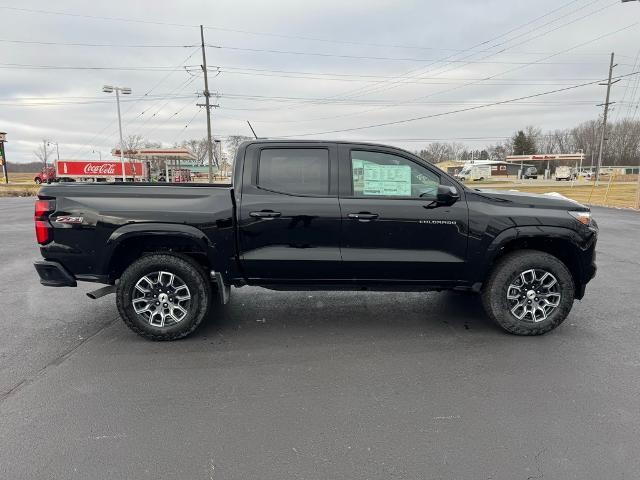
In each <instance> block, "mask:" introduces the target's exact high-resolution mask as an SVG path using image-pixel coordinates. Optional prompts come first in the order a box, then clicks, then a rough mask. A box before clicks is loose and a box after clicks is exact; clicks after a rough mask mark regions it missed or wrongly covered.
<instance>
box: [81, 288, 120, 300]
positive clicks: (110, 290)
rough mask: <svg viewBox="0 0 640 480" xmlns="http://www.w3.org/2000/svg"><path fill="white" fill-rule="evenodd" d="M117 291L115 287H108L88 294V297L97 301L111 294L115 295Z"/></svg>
mask: <svg viewBox="0 0 640 480" xmlns="http://www.w3.org/2000/svg"><path fill="white" fill-rule="evenodd" d="M115 291H116V286H115V285H107V286H106V287H102V288H99V289H98V290H94V291H93V292H87V297H89V298H90V299H92V300H96V299H98V298H100V297H104V296H105V295H109V294H110V293H115Z"/></svg>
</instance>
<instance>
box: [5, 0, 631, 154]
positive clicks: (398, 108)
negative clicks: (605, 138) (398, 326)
mask: <svg viewBox="0 0 640 480" xmlns="http://www.w3.org/2000/svg"><path fill="white" fill-rule="evenodd" d="M55 12H58V14H55ZM63 14H64V15H63ZM0 18H1V19H2V29H1V31H0V32H1V33H0V131H6V132H7V139H8V140H9V142H10V143H9V144H8V145H7V148H6V150H7V158H8V160H9V161H17V162H26V161H33V160H34V159H35V158H34V155H33V153H32V152H33V150H34V149H35V148H36V147H37V145H38V142H42V139H43V138H46V139H50V140H52V141H55V142H58V143H59V146H60V157H61V158H78V159H80V158H82V159H85V158H96V159H97V158H98V156H99V153H98V152H101V153H102V155H103V157H104V158H108V157H109V152H110V150H111V149H112V148H114V147H115V146H116V144H117V141H118V135H117V122H116V118H117V117H116V106H115V98H114V96H113V95H108V94H105V93H102V86H103V85H104V84H112V85H120V86H127V87H130V88H131V89H132V90H133V95H131V96H130V97H125V98H123V103H122V110H123V127H124V132H125V135H130V134H140V135H142V136H144V137H145V138H148V139H149V140H151V141H155V142H162V143H163V145H164V146H171V145H173V143H174V142H181V141H182V140H185V139H188V138H201V137H204V136H205V135H206V123H205V115H204V111H203V109H201V108H200V107H197V106H196V104H197V103H202V102H203V98H202V96H201V92H202V90H203V79H202V72H201V70H200V65H201V63H202V57H201V52H200V49H199V43H200V32H199V28H198V27H197V25H199V24H201V23H202V24H204V25H205V27H209V28H206V29H205V39H206V43H207V44H209V45H211V46H210V47H208V48H207V62H208V64H209V67H210V70H212V71H211V72H210V80H209V82H210V90H211V91H212V92H217V93H219V94H220V97H219V98H218V99H216V100H215V102H216V103H217V104H219V106H220V107H219V108H218V109H216V110H215V111H214V112H213V131H214V136H216V137H218V138H220V137H222V138H224V137H225V136H227V135H233V134H243V135H250V134H251V132H250V131H249V129H248V127H247V125H246V120H251V122H252V124H253V125H254V127H255V129H256V131H257V133H258V135H259V136H269V137H275V136H296V137H295V138H337V139H355V140H360V139H365V140H372V141H379V142H383V143H390V144H395V145H398V146H401V147H406V148H409V149H412V150H414V149H419V148H421V147H423V146H424V145H426V144H427V143H428V142H429V140H430V139H447V140H448V139H451V140H453V139H460V141H462V142H464V143H465V144H467V145H469V146H472V147H481V146H483V145H485V144H487V143H492V142H494V141H495V140H494V139H493V137H505V136H508V135H511V134H512V132H513V131H514V130H515V129H517V128H522V127H524V126H525V125H527V124H533V125H536V126H539V127H541V128H542V129H543V130H550V129H556V128H564V127H570V126H573V125H575V124H577V123H579V122H581V121H583V120H588V119H593V118H596V117H597V116H598V115H599V114H600V113H601V110H602V109H601V107H596V106H595V105H596V104H597V103H602V102H603V101H604V93H605V91H604V88H605V87H602V86H599V85H590V86H585V87H581V88H576V89H571V90H567V91H564V92H559V93H556V94H552V95H544V96H540V97H536V98H532V99H528V100H522V101H519V102H514V103H510V104H505V105H498V106H492V107H487V108H480V109H477V110H471V111H466V112H459V113H454V114H450V115H444V116H439V117H432V118H422V119H419V120H415V121H407V122H404V120H409V119H414V118H416V117H428V116H430V115H435V114H439V113H444V112H450V111H453V110H461V109H467V108H470V107H474V106H477V105H483V104H486V103H491V102H497V101H502V100H509V99H514V98H519V97H523V96H528V95H533V94H537V93H542V92H547V91H550V90H555V89H560V88H565V87H570V86H572V85H576V84H581V83H586V82H591V81H597V80H600V79H603V78H605V77H606V75H607V70H608V63H609V53H610V52H612V51H615V53H616V61H617V63H618V64H619V65H618V66H617V67H616V69H615V73H616V74H617V75H624V74H627V73H630V72H632V71H634V70H640V68H638V67H637V66H636V67H635V69H634V63H635V62H636V60H637V54H638V48H639V46H640V25H639V24H638V22H639V21H640V2H632V3H624V4H622V3H620V2H619V1H613V0H574V1H558V0H538V1H535V2H532V1H513V0H493V1H477V0H473V1H472V0H458V1H449V2H443V1H437V2H436V1H426V0H416V1H406V0H405V1H403V0H393V1H392V0H388V1H377V0H350V1H344V0H341V1H334V0H323V1H315V0H307V1H300V0H292V1H278V0H273V1H269V2H266V1H243V0H235V1H220V0H218V1H210V0H209V1H195V0H182V1H180V2H168V1H162V0H160V1H153V2H151V1H133V0H127V1H124V0H111V1H110V2H99V4H98V2H86V1H79V0H78V1H74V0H58V1H56V2H50V1H47V2H45V1H39V2H35V1H23V2H15V1H9V0H5V1H4V2H3V1H2V0H0ZM125 20H129V21H125ZM169 24H172V25H169ZM30 42H35V43H30ZM38 42H40V43H38ZM43 42H44V43H48V44H44V43H43ZM70 44H82V45H70ZM95 45H107V46H95ZM220 47H221V48H220ZM35 66H37V67H38V68H35ZM40 67H46V68H40ZM51 67H56V68H51ZM60 67H67V68H60ZM218 67H219V69H220V73H217V71H216V69H217V68H218ZM639 77H640V75H638V76H635V77H630V78H629V79H627V78H625V79H623V80H622V81H620V82H619V83H618V84H617V85H615V86H614V88H613V93H612V96H613V98H612V99H613V100H614V101H618V102H619V103H618V105H616V107H615V110H614V112H613V118H614V119H615V118H617V116H618V115H619V116H624V115H625V113H626V111H627V110H628V111H630V112H633V111H634V108H633V107H634V105H633V104H629V103H627V102H629V101H636V102H637V101H638V99H640V92H639V91H636V90H635V86H636V84H635V83H634V82H635V80H636V79H638V78H639ZM198 93H200V97H199V98H198ZM398 121H403V122H402V123H395V124H392V125H384V126H377V127H372V128H361V127H369V126H373V125H376V124H385V123H390V122H398ZM185 127H186V128H185ZM336 130H344V131H336ZM334 131H335V132H334ZM323 132H329V133H323ZM309 134H312V135H309ZM297 136H301V137H297Z"/></svg>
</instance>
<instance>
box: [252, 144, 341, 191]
mask: <svg viewBox="0 0 640 480" xmlns="http://www.w3.org/2000/svg"><path fill="white" fill-rule="evenodd" d="M258 186H259V187H260V188H263V189H267V190H272V191H275V192H281V193H288V194H292V195H328V194H329V151H328V150H326V149H321V148H267V149H263V150H262V151H261V152H260V163H259V165H258Z"/></svg>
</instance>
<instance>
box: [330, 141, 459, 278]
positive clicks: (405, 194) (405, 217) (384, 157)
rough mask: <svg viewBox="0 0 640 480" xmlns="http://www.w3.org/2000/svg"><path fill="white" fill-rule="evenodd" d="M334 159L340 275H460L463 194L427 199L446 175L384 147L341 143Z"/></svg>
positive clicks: (368, 276) (395, 276)
mask: <svg viewBox="0 0 640 480" xmlns="http://www.w3.org/2000/svg"><path fill="white" fill-rule="evenodd" d="M369 154H370V155H369ZM340 161H341V175H340V180H341V184H340V193H341V198H340V205H341V210H342V213H343V222H342V249H341V250H342V258H343V272H344V274H345V275H346V276H348V277H350V278H353V279H359V280H370V281H374V280H380V281H397V282H402V281H409V282H415V281H418V282H434V283H438V282H441V281H452V280H458V279H462V278H464V265H465V259H466V252H467V235H468V233H467V232H468V228H467V226H468V210H467V205H466V202H465V200H464V197H463V198H461V199H460V200H459V201H458V202H456V203H455V204H453V205H452V206H439V207H434V203H433V199H434V198H435V192H436V191H437V185H438V184H439V183H447V179H446V178H444V179H443V178H442V177H441V176H440V175H439V174H438V172H436V171H433V170H431V169H429V168H427V167H426V166H424V165H421V164H418V163H416V162H415V161H414V160H412V159H410V158H405V157H399V156H398V155H397V154H389V152H385V151H375V150H372V151H363V150H362V149H358V150H355V149H352V148H349V147H348V146H345V147H344V148H342V149H341V151H340ZM363 162H364V167H363ZM409 170H410V171H409ZM343 179H344V181H343ZM420 195H422V197H421V196H420Z"/></svg>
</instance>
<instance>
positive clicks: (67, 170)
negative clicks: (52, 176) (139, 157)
mask: <svg viewBox="0 0 640 480" xmlns="http://www.w3.org/2000/svg"><path fill="white" fill-rule="evenodd" d="M124 171H125V175H126V176H127V177H132V176H134V175H135V176H136V177H140V176H142V163H140V162H129V161H125V163H124ZM56 175H57V176H58V177H121V176H122V164H121V163H120V162H118V161H116V162H105V161H83V160H77V161H75V160H74V161H71V160H60V161H59V162H57V163H56Z"/></svg>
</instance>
